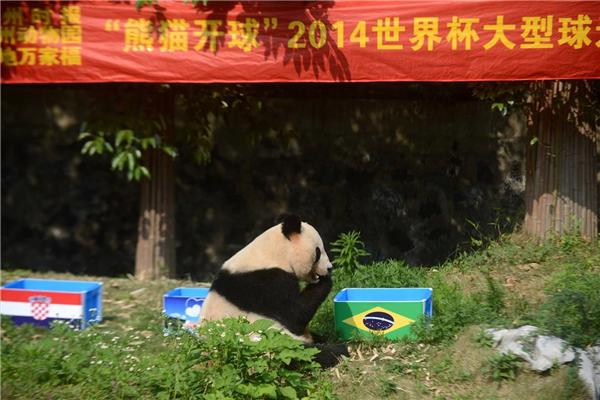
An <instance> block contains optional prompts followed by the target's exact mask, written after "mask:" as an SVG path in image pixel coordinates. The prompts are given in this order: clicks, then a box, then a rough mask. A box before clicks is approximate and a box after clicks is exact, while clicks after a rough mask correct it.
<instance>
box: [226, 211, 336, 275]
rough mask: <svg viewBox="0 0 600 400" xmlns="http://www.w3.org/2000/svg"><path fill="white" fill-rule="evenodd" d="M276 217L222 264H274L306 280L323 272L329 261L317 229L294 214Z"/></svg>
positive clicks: (245, 267)
mask: <svg viewBox="0 0 600 400" xmlns="http://www.w3.org/2000/svg"><path fill="white" fill-rule="evenodd" d="M279 220H280V223H279V224H278V225H275V226H273V227H271V228H270V229H267V230H266V231H265V232H263V233H262V234H261V235H259V236H258V237H256V238H255V239H254V240H253V241H252V242H250V243H249V244H248V245H247V246H246V247H244V248H243V249H241V250H240V251H239V252H237V253H236V254H235V255H234V256H233V257H231V258H230V259H229V260H227V261H225V263H224V264H223V268H224V269H226V270H228V271H229V272H231V273H242V272H250V271H256V270H260V269H264V268H274V267H276V268H281V269H283V270H285V271H287V272H290V273H292V274H294V275H295V276H296V277H297V278H298V279H299V280H302V281H306V282H309V283H315V282H318V281H319V279H320V278H321V277H324V276H327V275H328V274H329V273H330V272H331V268H332V265H331V262H330V261H329V257H327V253H326V252H325V248H324V246H323V240H322V239H321V236H320V235H319V233H318V232H317V230H316V229H315V228H313V227H312V226H311V225H309V224H307V223H306V222H302V221H301V220H300V218H299V217H297V216H295V215H290V214H285V215H283V216H281V217H280V219H279Z"/></svg>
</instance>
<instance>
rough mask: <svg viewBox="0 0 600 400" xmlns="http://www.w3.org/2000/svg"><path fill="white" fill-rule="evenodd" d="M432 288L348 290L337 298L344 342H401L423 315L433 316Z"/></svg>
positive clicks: (335, 304)
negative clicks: (372, 338)
mask: <svg viewBox="0 0 600 400" xmlns="http://www.w3.org/2000/svg"><path fill="white" fill-rule="evenodd" d="M432 292H433V290H432V289H431V288H362V289H358V288H347V289H343V290H342V291H340V292H339V293H338V294H337V295H336V296H335V298H334V299H333V307H334V308H333V311H334V315H335V328H336V333H337V335H338V337H339V338H340V339H355V338H360V337H370V336H374V335H377V336H384V337H386V338H388V339H398V338H400V337H403V336H406V335H409V334H410V326H411V325H412V324H413V323H414V322H415V321H416V320H417V319H418V318H419V317H421V316H422V315H425V316H428V317H431V313H432V304H431V296H432Z"/></svg>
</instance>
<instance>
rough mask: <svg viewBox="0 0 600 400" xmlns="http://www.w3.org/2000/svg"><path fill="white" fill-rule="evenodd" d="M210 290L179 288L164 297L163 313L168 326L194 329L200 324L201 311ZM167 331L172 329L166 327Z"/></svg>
mask: <svg viewBox="0 0 600 400" xmlns="http://www.w3.org/2000/svg"><path fill="white" fill-rule="evenodd" d="M208 291H209V288H190V287H178V288H175V289H172V290H169V291H168V292H167V293H165V295H164V296H163V313H164V314H165V316H166V317H167V321H166V322H167V324H173V325H175V326H176V327H183V328H187V329H193V328H195V327H197V326H198V324H199V323H200V310H201V309H202V304H204V299H206V296H207V295H208ZM165 328H166V329H167V331H170V330H171V329H170V328H169V327H168V326H167V327H165Z"/></svg>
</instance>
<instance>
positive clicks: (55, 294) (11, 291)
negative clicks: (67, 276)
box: [0, 279, 102, 329]
mask: <svg viewBox="0 0 600 400" xmlns="http://www.w3.org/2000/svg"><path fill="white" fill-rule="evenodd" d="M0 314H2V315H9V316H10V317H11V319H12V320H13V322H14V323H15V324H17V325H20V324H23V323H30V324H34V325H39V326H50V324H51V323H52V322H54V321H64V322H68V323H69V324H71V325H72V326H75V327H77V328H79V329H84V328H86V327H88V326H89V325H90V324H92V323H95V322H100V321H101V320H102V283H100V282H88V281H63V280H53V279H19V280H17V281H13V282H10V283H7V284H6V285H4V286H3V287H1V288H0Z"/></svg>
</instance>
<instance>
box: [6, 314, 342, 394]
mask: <svg viewBox="0 0 600 400" xmlns="http://www.w3.org/2000/svg"><path fill="white" fill-rule="evenodd" d="M157 326H158V324H157ZM270 326H271V322H269V321H264V320H263V321H256V322H254V323H248V322H247V321H245V320H243V319H239V320H238V319H229V320H223V321H219V322H210V323H206V324H203V326H202V327H201V328H200V329H199V330H198V331H197V332H193V333H192V332H188V331H181V332H180V333H179V334H177V335H170V336H168V337H163V336H162V335H155V336H154V338H155V339H154V342H152V341H149V340H148V339H147V338H145V337H143V336H141V335H140V334H139V333H136V332H132V333H125V332H122V333H119V334H115V333H113V332H108V331H101V330H100V327H92V328H89V329H86V330H85V331H76V330H73V329H72V328H70V327H69V326H66V325H65V324H57V325H55V326H54V327H53V328H52V329H50V330H40V329H36V328H32V327H31V326H28V325H24V326H22V327H14V326H13V325H12V324H11V323H10V322H8V321H5V320H3V323H2V328H3V337H2V341H3V345H2V365H1V367H2V377H3V380H2V392H3V395H5V396H6V397H8V398H41V397H48V396H50V397H56V398H67V399H69V398H73V399H78V398H131V399H133V398H157V399H191V398H204V399H225V398H228V399H248V398H260V399H262V398H288V399H296V398H306V399H331V398H333V395H332V385H331V382H330V381H329V380H328V379H326V378H325V377H324V376H323V375H322V373H321V370H320V366H319V365H318V364H317V363H315V362H314V361H313V357H314V355H315V354H316V353H317V352H318V350H316V349H313V348H305V347H304V346H303V345H302V344H301V343H300V342H299V341H297V340H295V339H293V338H291V337H290V336H288V335H285V334H283V333H281V332H280V331H279V330H276V329H271V328H270ZM157 329H158V328H157ZM24 371H27V372H26V373H24ZM53 394H54V395H53Z"/></svg>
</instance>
